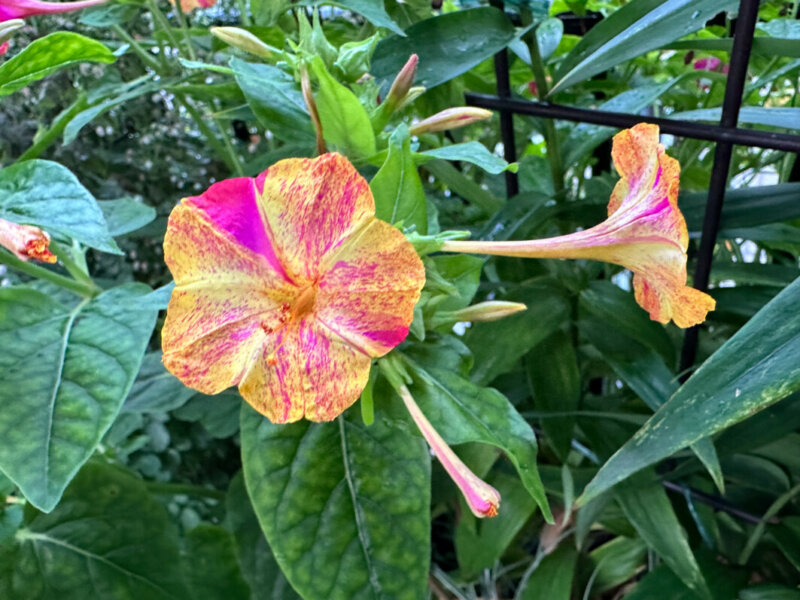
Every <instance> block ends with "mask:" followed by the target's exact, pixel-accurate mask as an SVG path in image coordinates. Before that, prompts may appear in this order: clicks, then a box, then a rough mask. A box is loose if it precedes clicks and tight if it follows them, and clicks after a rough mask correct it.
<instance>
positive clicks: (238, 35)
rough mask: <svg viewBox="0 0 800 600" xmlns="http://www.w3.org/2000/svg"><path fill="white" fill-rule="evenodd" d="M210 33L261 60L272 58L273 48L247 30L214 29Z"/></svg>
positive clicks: (237, 28)
mask: <svg viewBox="0 0 800 600" xmlns="http://www.w3.org/2000/svg"><path fill="white" fill-rule="evenodd" d="M209 31H210V32H211V35H213V36H214V37H216V38H217V39H220V40H222V41H223V42H225V43H226V44H228V45H229V46H233V47H234V48H238V49H239V50H244V51H245V52H249V53H250V54H255V55H256V56H258V57H260V58H270V57H271V56H272V48H270V47H269V46H268V45H267V44H265V43H264V42H262V41H261V40H260V39H258V38H257V37H256V36H254V35H253V34H252V33H250V32H249V31H247V30H246V29H241V28H239V27H212V28H210V29H209Z"/></svg>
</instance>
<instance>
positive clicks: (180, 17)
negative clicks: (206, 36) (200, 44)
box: [175, 0, 197, 60]
mask: <svg viewBox="0 0 800 600" xmlns="http://www.w3.org/2000/svg"><path fill="white" fill-rule="evenodd" d="M175 14H176V15H178V23H179V24H180V26H181V31H182V32H183V41H184V42H185V43H186V51H187V52H188V53H189V58H191V59H192V60H197V54H195V52H194V47H193V46H192V38H191V34H190V33H189V26H188V25H187V23H186V15H185V14H184V12H183V6H181V2H180V0H175Z"/></svg>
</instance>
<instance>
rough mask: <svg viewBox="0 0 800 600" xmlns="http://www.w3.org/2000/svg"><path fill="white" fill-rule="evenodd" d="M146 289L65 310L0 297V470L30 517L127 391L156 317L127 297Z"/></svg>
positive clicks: (22, 297)
mask: <svg viewBox="0 0 800 600" xmlns="http://www.w3.org/2000/svg"><path fill="white" fill-rule="evenodd" d="M149 291H150V288H148V287H147V286H145V285H142V284H136V283H134V284H128V285H125V286H121V287H118V288H114V289H111V290H108V291H107V292H105V293H103V294H100V295H99V296H97V298H94V299H92V300H89V299H85V300H83V301H82V302H80V303H78V304H77V305H76V306H74V307H72V308H69V307H66V306H63V305H62V304H59V303H58V302H56V301H55V300H52V299H51V298H50V297H49V296H47V295H45V294H42V293H40V292H36V291H34V290H30V289H21V288H20V289H15V288H5V289H0V347H2V348H3V349H4V350H3V352H2V353H0V372H2V373H3V377H2V379H0V437H2V439H3V443H2V444H0V470H2V471H3V472H4V473H5V474H6V475H8V477H9V478H10V479H12V480H13V481H14V483H16V484H17V486H19V488H20V489H21V490H22V492H23V494H25V497H26V498H27V499H28V500H29V501H30V503H31V504H33V505H34V506H36V507H37V508H39V509H40V510H44V511H50V510H52V509H53V507H54V506H55V505H56V503H57V502H58V500H59V498H61V494H62V493H63V492H64V488H66V487H67V484H68V483H69V481H70V480H71V479H72V478H73V477H74V476H75V473H77V471H78V469H79V468H80V467H81V465H82V464H83V463H84V462H86V460H88V458H89V457H90V456H91V454H92V452H93V451H94V447H95V445H97V443H98V442H99V441H100V439H101V438H102V437H103V434H105V432H106V430H108V428H109V427H110V426H111V423H112V422H113V420H114V417H116V415H117V413H118V412H119V409H120V406H121V405H122V402H123V400H124V399H125V396H126V395H127V394H128V390H129V389H130V387H131V385H132V384H133V380H134V378H135V377H136V373H137V372H138V370H139V365H140V363H141V361H142V357H143V356H144V351H145V347H146V345H147V342H148V340H149V339H150V334H151V333H152V331H153V327H154V326H155V320H156V316H157V314H158V312H157V311H156V310H154V309H152V308H148V307H146V306H145V307H137V306H136V304H135V302H133V301H132V299H134V298H137V297H141V296H142V295H143V294H146V293H148V292H149ZM21 398H22V399H24V401H20V399H21Z"/></svg>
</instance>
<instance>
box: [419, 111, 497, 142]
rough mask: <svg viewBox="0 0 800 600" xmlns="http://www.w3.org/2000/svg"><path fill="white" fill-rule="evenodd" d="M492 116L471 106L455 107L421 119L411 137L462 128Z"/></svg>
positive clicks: (489, 112) (490, 112) (488, 112)
mask: <svg viewBox="0 0 800 600" xmlns="http://www.w3.org/2000/svg"><path fill="white" fill-rule="evenodd" d="M491 116H492V111H490V110H486V109H483V108H475V107H472V106H457V107H455V108H448V109H445V110H443V111H442V112H438V113H436V114H435V115H433V116H432V117H428V118H427V119H423V120H422V121H420V122H419V123H417V124H416V125H414V126H413V127H412V128H411V130H410V131H411V135H420V134H422V133H431V132H433V131H444V130H445V129H456V128H457V127H464V126H465V125H469V124H471V123H476V122H477V121H483V120H484V119H488V118H490V117H491Z"/></svg>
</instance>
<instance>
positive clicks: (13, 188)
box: [0, 160, 122, 254]
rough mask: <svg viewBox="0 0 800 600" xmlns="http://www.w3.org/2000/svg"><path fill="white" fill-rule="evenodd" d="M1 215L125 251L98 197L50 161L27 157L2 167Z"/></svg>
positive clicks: (55, 233)
mask: <svg viewBox="0 0 800 600" xmlns="http://www.w3.org/2000/svg"><path fill="white" fill-rule="evenodd" d="M0 218H3V219H6V220H8V221H12V222H14V223H21V224H28V225H37V226H38V227H41V228H42V229H44V230H45V231H47V232H48V233H50V234H51V235H53V236H55V237H59V236H60V237H64V238H72V239H74V240H76V241H78V242H80V243H82V244H85V245H87V246H91V247H92V248H97V249H98V250H102V251H104V252H109V253H112V254H122V251H121V250H120V249H119V248H118V247H117V244H116V242H114V239H113V238H112V237H111V234H110V233H109V231H108V225H107V224H106V221H105V219H104V218H103V211H102V210H100V207H99V206H98V204H97V200H95V199H94V196H92V195H91V194H90V193H89V190H87V189H86V188H85V187H83V186H82V185H81V184H80V182H79V181H78V179H77V178H76V177H75V175H73V174H72V172H71V171H70V170H69V169H67V168H66V167H63V166H61V165H59V164H58V163H54V162H51V161H49V160H26V161H24V162H21V163H16V164H14V165H12V166H10V167H6V168H5V169H2V170H0Z"/></svg>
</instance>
